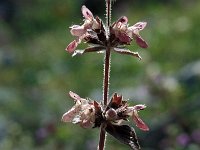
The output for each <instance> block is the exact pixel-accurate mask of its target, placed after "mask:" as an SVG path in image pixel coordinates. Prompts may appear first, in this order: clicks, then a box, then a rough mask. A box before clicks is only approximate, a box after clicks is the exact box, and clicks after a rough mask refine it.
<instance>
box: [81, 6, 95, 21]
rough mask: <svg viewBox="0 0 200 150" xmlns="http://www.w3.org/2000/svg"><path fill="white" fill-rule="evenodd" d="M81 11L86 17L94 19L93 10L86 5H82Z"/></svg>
mask: <svg viewBox="0 0 200 150" xmlns="http://www.w3.org/2000/svg"><path fill="white" fill-rule="evenodd" d="M81 11H82V14H83V16H84V17H85V19H88V20H93V18H94V17H93V14H92V12H91V11H90V10H89V9H88V8H87V7H86V6H85V5H83V6H82V8H81Z"/></svg>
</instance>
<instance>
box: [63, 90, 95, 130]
mask: <svg viewBox="0 0 200 150" xmlns="http://www.w3.org/2000/svg"><path fill="white" fill-rule="evenodd" d="M69 95H70V96H71V98H73V99H74V101H75V105H74V106H73V107H72V108H71V109H70V110H69V111H67V112H66V113H65V114H64V115H63V116H62V121H64V122H72V123H74V124H80V126H81V127H83V128H91V127H93V126H94V123H95V106H94V104H93V103H90V102H89V101H88V100H87V99H84V98H81V97H80V96H79V95H77V94H75V93H73V92H71V91H70V92H69Z"/></svg>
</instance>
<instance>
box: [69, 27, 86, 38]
mask: <svg viewBox="0 0 200 150" xmlns="http://www.w3.org/2000/svg"><path fill="white" fill-rule="evenodd" d="M70 32H71V34H72V35H73V36H77V37H79V36H82V35H83V34H85V33H86V30H85V28H84V26H79V25H75V26H72V27H71V30H70Z"/></svg>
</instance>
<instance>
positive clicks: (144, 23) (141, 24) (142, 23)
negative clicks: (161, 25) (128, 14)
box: [130, 22, 147, 30]
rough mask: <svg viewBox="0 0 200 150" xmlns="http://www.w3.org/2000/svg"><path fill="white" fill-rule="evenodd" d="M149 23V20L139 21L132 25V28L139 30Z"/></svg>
mask: <svg viewBox="0 0 200 150" xmlns="http://www.w3.org/2000/svg"><path fill="white" fill-rule="evenodd" d="M146 25H147V22H137V23H136V24H134V25H133V26H132V27H130V28H132V30H135V29H138V30H143V29H144V28H145V27H146Z"/></svg>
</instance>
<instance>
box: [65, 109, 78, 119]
mask: <svg viewBox="0 0 200 150" xmlns="http://www.w3.org/2000/svg"><path fill="white" fill-rule="evenodd" d="M76 114H77V111H76V109H75V107H72V108H71V109H70V110H69V111H68V112H66V113H65V114H64V115H63V116H62V121H64V122H72V120H73V119H74V117H75V115H76Z"/></svg>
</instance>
